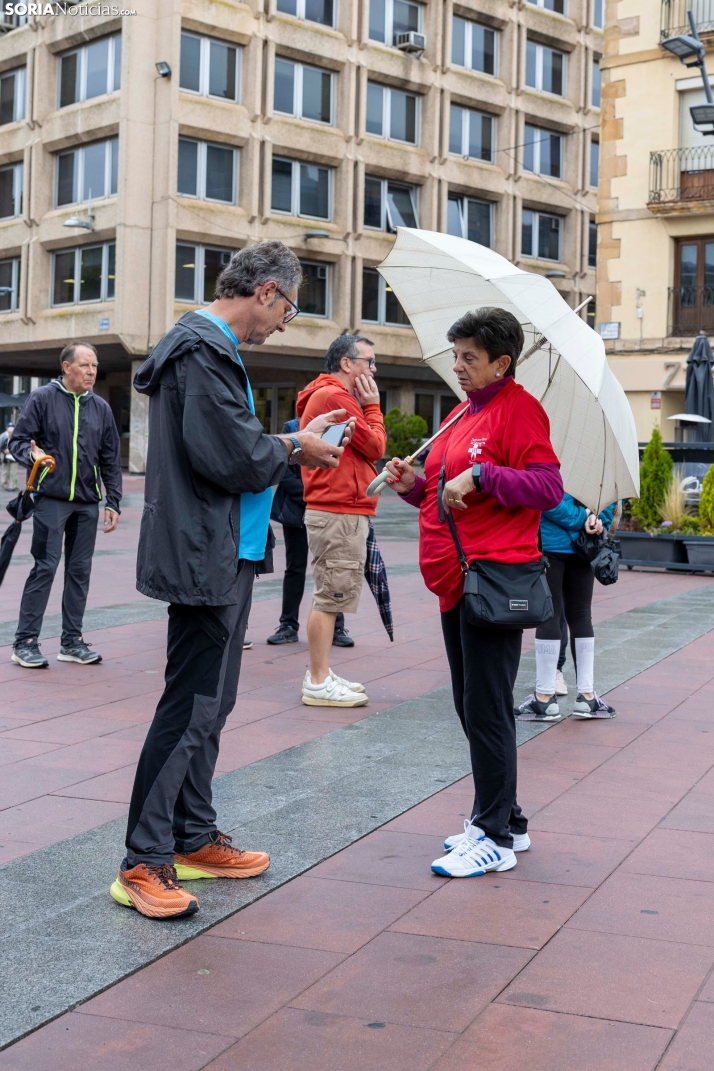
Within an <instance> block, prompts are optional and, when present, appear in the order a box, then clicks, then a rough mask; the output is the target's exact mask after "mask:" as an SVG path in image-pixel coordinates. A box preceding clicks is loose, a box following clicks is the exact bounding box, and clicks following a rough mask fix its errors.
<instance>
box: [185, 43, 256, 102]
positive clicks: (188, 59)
mask: <svg viewBox="0 0 714 1071" xmlns="http://www.w3.org/2000/svg"><path fill="white" fill-rule="evenodd" d="M240 57H241V50H240V48H237V47H236V46H235V45H227V44H225V42H223V41H215V40H214V39H213V38H212V37H198V36H196V35H195V34H192V33H182V34H181V74H180V76H179V86H180V87H181V89H185V90H186V91H187V92H189V93H199V94H200V95H201V96H202V97H217V98H218V99H219V100H236V101H237V100H239V99H240Z"/></svg>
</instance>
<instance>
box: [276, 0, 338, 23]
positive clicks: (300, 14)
mask: <svg viewBox="0 0 714 1071" xmlns="http://www.w3.org/2000/svg"><path fill="white" fill-rule="evenodd" d="M278 2H279V0H278ZM305 3H306V0H295V14H294V15H293V13H292V12H291V11H281V9H280V8H279V7H277V4H276V10H277V12H278V14H280V15H287V16H288V18H291V19H300V21H301V22H314V23H315V25H316V26H329V27H331V29H333V30H334V29H335V26H336V25H337V21H338V12H337V4H338V0H332V22H317V20H316V19H308V18H307V17H306V15H305Z"/></svg>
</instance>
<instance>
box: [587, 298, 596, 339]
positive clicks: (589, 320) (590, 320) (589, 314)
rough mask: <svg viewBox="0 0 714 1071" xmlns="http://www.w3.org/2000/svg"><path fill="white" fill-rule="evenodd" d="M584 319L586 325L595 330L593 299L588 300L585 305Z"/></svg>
mask: <svg viewBox="0 0 714 1071" xmlns="http://www.w3.org/2000/svg"><path fill="white" fill-rule="evenodd" d="M585 321H586V323H587V325H588V327H592V329H593V331H594V330H595V299H594V298H593V299H592V300H591V301H588V303H587V305H586V306H585Z"/></svg>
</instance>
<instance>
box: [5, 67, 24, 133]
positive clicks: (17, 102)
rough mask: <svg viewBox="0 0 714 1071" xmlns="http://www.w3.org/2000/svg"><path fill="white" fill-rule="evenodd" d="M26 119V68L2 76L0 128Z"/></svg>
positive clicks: (19, 68)
mask: <svg viewBox="0 0 714 1071" xmlns="http://www.w3.org/2000/svg"><path fill="white" fill-rule="evenodd" d="M24 118H25V68H24V67H18V68H17V70H16V71H9V72H8V73H7V74H3V75H1V76H0V126H4V125H5V123H19V122H20V120H21V119H24Z"/></svg>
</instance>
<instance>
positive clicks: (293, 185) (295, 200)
mask: <svg viewBox="0 0 714 1071" xmlns="http://www.w3.org/2000/svg"><path fill="white" fill-rule="evenodd" d="M276 160H281V161H282V162H283V163H286V164H291V165H292V174H291V176H290V211H289V212H285V211H283V210H282V209H279V208H273V198H272V178H273V169H272V164H274V163H275V161H276ZM303 166H304V167H318V168H321V169H322V170H323V171H326V172H327V215H326V216H309V215H307V213H305V212H300V211H295V209H296V207H297V208H298V209H299V208H300V168H301V167H303ZM334 172H335V169H334V167H327V166H325V165H324V164H313V163H310V162H309V161H306V160H292V159H290V157H288V156H273V158H272V161H271V169H270V178H271V197H270V214H271V215H275V216H284V217H285V216H291V217H294V218H296V219H319V220H320V221H321V222H322V223H331V222H332V217H333V213H334V197H333V191H334Z"/></svg>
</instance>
